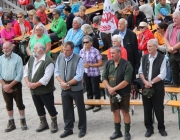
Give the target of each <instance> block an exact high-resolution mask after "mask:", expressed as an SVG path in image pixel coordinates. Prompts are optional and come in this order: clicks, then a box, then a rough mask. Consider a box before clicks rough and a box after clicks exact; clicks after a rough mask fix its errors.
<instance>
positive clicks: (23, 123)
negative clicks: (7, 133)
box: [20, 118, 27, 130]
mask: <svg viewBox="0 0 180 140" xmlns="http://www.w3.org/2000/svg"><path fill="white" fill-rule="evenodd" d="M20 124H21V129H22V130H27V125H26V119H25V118H24V119H20Z"/></svg>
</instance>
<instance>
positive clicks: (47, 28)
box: [45, 23, 52, 31]
mask: <svg viewBox="0 0 180 140" xmlns="http://www.w3.org/2000/svg"><path fill="white" fill-rule="evenodd" d="M51 25H52V23H49V24H47V25H45V27H46V30H47V31H48V30H50V29H51Z"/></svg>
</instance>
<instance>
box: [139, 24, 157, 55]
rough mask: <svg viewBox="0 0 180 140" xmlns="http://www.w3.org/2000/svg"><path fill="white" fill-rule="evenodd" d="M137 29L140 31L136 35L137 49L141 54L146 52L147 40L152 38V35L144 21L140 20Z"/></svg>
mask: <svg viewBox="0 0 180 140" xmlns="http://www.w3.org/2000/svg"><path fill="white" fill-rule="evenodd" d="M139 29H140V32H141V33H140V34H139V35H138V49H139V51H142V52H143V54H148V50H147V42H148V41H149V40H150V39H152V38H154V35H153V33H152V32H151V31H150V30H149V28H148V24H147V23H146V22H140V24H139Z"/></svg>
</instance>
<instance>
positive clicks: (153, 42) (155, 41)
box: [147, 39, 158, 46]
mask: <svg viewBox="0 0 180 140" xmlns="http://www.w3.org/2000/svg"><path fill="white" fill-rule="evenodd" d="M149 43H152V44H153V46H158V41H157V39H150V40H149V41H148V42H147V44H149Z"/></svg>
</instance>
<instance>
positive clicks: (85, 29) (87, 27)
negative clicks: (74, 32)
mask: <svg viewBox="0 0 180 140" xmlns="http://www.w3.org/2000/svg"><path fill="white" fill-rule="evenodd" d="M81 30H82V31H83V32H84V33H85V34H91V33H93V30H92V28H91V26H90V25H89V24H83V25H82V26H81Z"/></svg>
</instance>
